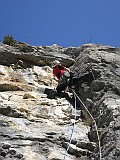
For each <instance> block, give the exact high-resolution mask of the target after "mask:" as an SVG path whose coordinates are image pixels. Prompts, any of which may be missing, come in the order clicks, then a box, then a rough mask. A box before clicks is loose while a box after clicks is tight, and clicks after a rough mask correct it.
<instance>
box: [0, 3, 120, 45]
mask: <svg viewBox="0 0 120 160" xmlns="http://www.w3.org/2000/svg"><path fill="white" fill-rule="evenodd" d="M6 35H12V36H13V37H14V39H15V40H18V41H21V42H25V43H27V44H30V45H34V46H51V45H53V44H58V45H60V46H62V47H70V46H72V47H79V46H81V45H83V44H86V43H95V44H103V45H109V46H113V47H120V0H0V41H3V38H4V36H6Z"/></svg>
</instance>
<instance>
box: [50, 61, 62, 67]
mask: <svg viewBox="0 0 120 160" xmlns="http://www.w3.org/2000/svg"><path fill="white" fill-rule="evenodd" d="M57 65H61V63H60V61H58V60H55V61H53V62H52V68H54V67H56V66H57Z"/></svg>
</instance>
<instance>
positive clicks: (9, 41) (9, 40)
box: [3, 35, 15, 46]
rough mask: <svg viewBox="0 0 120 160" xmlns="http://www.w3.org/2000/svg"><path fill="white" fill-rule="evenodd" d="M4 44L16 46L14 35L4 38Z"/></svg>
mask: <svg viewBox="0 0 120 160" xmlns="http://www.w3.org/2000/svg"><path fill="white" fill-rule="evenodd" d="M3 43H4V44H7V45H9V46H14V44H15V40H14V38H13V36H12V35H7V36H4V39H3Z"/></svg>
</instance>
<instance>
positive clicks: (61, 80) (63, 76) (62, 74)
mask: <svg viewBox="0 0 120 160" xmlns="http://www.w3.org/2000/svg"><path fill="white" fill-rule="evenodd" d="M52 68H53V75H54V76H55V77H56V78H57V81H58V85H57V87H56V91H57V95H58V96H59V95H60V94H61V93H62V91H64V90H65V89H66V88H67V86H69V85H70V81H69V79H70V69H68V68H66V67H65V66H63V65H61V63H60V61H58V60H54V61H53V62H52Z"/></svg>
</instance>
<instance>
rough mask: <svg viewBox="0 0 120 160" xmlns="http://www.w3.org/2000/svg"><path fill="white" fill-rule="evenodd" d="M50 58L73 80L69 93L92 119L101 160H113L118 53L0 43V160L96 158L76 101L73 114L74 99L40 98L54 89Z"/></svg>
mask: <svg viewBox="0 0 120 160" xmlns="http://www.w3.org/2000/svg"><path fill="white" fill-rule="evenodd" d="M54 59H58V60H60V61H61V62H62V64H63V65H66V66H67V67H70V69H71V71H73V72H74V73H75V74H76V75H77V76H78V77H79V81H78V82H77V84H76V85H75V88H74V89H75V92H76V93H77V95H78V96H79V97H80V99H81V100H82V102H83V103H84V104H85V106H86V107H87V109H88V110H89V111H90V113H91V114H92V116H93V118H94V119H95V121H96V124H97V126H98V132H99V136H100V149H101V156H102V159H104V160H107V159H109V160H110V159H116V160H117V159H119V158H120V133H119V129H120V124H119V119H120V84H119V81H120V49H119V48H114V47H110V46H102V45H95V44H85V45H83V46H81V47H77V48H75V47H70V48H63V47H60V46H57V45H53V46H30V45H27V44H24V43H20V42H19V43H18V44H16V46H14V47H11V46H8V45H5V44H1V45H0V159H1V160H2V159H5V160H8V159H9V160H10V159H11V160H17V159H22V160H23V159H24V160H30V159H31V160H33V159H34V160H63V159H64V160H65V159H66V160H77V159H78V160H86V159H96V160H98V159H100V153H99V149H98V139H97V136H96V131H95V128H94V124H93V122H92V120H91V118H90V117H89V115H88V113H87V112H86V110H85V109H84V107H83V105H82V104H81V103H79V100H78V99H77V105H78V104H79V105H78V107H77V110H75V108H74V98H73V99H72V98H71V99H72V103H71V101H68V100H67V99H66V98H64V97H55V99H50V98H48V96H47V95H46V94H45V89H46V88H47V89H50V90H52V89H54V88H55V87H56V85H57V82H56V81H55V79H54V77H53V75H52V69H51V62H52V61H53V60H54ZM86 68H87V69H86ZM85 69H86V70H85ZM66 92H68V91H66ZM68 95H69V96H70V97H72V93H71V92H70V93H69V92H68ZM75 115H76V116H75ZM72 132H73V134H72ZM71 134H72V139H71ZM70 140H71V143H70V144H69V141H70ZM68 146H69V148H68ZM66 150H68V153H67V152H66Z"/></svg>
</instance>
